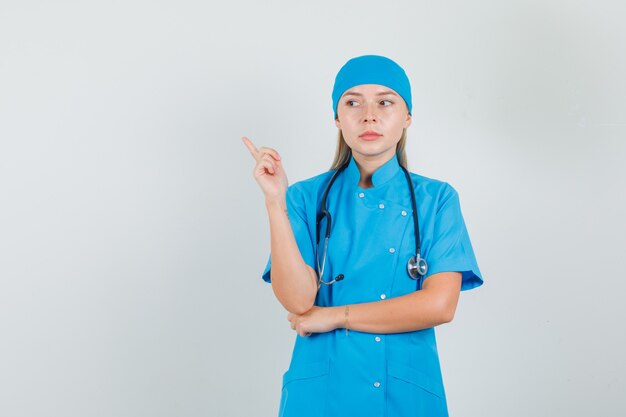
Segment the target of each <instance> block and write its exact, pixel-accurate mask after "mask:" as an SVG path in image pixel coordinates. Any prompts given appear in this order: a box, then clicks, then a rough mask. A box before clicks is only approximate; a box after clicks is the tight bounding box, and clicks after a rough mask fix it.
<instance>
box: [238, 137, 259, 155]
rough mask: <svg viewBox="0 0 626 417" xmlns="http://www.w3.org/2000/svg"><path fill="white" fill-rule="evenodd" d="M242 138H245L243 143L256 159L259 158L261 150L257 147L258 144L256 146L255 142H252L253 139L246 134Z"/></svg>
mask: <svg viewBox="0 0 626 417" xmlns="http://www.w3.org/2000/svg"><path fill="white" fill-rule="evenodd" d="M241 139H242V140H243V143H244V144H245V145H246V147H247V148H248V150H249V151H250V153H251V154H252V156H253V157H254V159H257V156H258V154H259V150H258V149H257V148H256V146H254V143H252V141H251V140H250V139H248V138H247V137H245V136H242V137H241Z"/></svg>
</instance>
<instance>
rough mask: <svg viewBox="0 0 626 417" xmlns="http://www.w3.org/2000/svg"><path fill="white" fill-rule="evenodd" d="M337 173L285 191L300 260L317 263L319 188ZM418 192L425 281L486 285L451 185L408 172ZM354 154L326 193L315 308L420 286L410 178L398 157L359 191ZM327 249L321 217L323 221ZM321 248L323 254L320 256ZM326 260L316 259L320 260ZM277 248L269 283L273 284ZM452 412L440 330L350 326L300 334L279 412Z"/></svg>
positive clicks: (288, 415)
mask: <svg viewBox="0 0 626 417" xmlns="http://www.w3.org/2000/svg"><path fill="white" fill-rule="evenodd" d="M333 173H334V170H332V171H328V172H325V173H323V174H320V175H317V176H315V177H312V178H309V179H306V180H303V181H299V182H296V183H294V184H292V185H290V186H289V187H288V189H287V195H286V198H287V210H288V213H289V220H290V222H291V227H292V229H293V233H294V236H295V239H296V242H297V244H298V247H299V249H300V253H301V254H302V258H303V259H304V261H305V262H306V263H307V264H308V265H310V266H311V267H312V268H313V269H315V267H316V258H315V254H316V242H315V239H316V231H315V221H316V214H317V211H318V209H319V205H320V201H321V198H322V193H323V191H324V188H325V186H326V184H327V183H328V181H329V180H330V177H331V176H332V174H333ZM410 175H411V179H412V181H413V186H414V189H415V198H416V203H417V210H418V218H419V228H420V235H421V241H422V244H421V252H422V257H423V258H425V259H426V261H427V262H428V273H427V275H426V276H425V277H424V280H425V279H428V276H430V275H432V274H435V273H438V272H443V271H458V272H461V273H462V285H461V290H462V291H464V290H468V289H472V288H475V287H478V286H480V285H481V284H482V283H483V279H482V276H481V273H480V270H479V269H478V265H477V263H476V259H475V256H474V252H473V249H472V245H471V243H470V238H469V235H468V233H467V229H466V227H465V222H464V220H463V216H462V214H461V207H460V203H459V196H458V194H457V192H456V190H455V189H454V188H453V187H452V186H451V185H449V184H448V183H446V182H443V181H439V180H436V179H432V178H427V177H424V176H421V175H418V174H415V173H412V172H411V173H410ZM360 177H361V175H360V172H359V169H358V166H357V165H356V162H355V160H354V157H351V160H350V163H349V165H348V167H346V169H345V170H344V172H342V173H340V174H339V175H338V177H337V179H336V180H335V182H334V183H333V185H332V187H331V189H330V192H329V194H328V198H327V204H328V210H329V212H330V213H331V215H332V230H331V234H330V239H329V242H328V253H327V258H326V266H325V270H324V277H323V278H324V280H326V281H329V280H331V279H332V278H334V277H335V276H337V275H338V274H340V273H341V274H343V275H344V279H343V280H342V281H339V282H336V283H334V284H332V285H330V286H328V285H322V286H321V287H320V290H319V292H318V294H317V298H316V300H315V305H318V306H322V307H327V306H342V305H345V304H356V303H364V302H371V301H380V300H381V299H385V298H390V297H399V296H402V295H405V294H408V293H411V292H413V291H416V290H418V288H417V282H418V281H416V280H413V279H411V278H410V277H409V275H408V273H407V268H406V264H407V261H408V259H409V258H410V257H411V256H413V255H415V232H414V227H413V215H412V208H411V196H410V192H409V188H408V183H407V181H406V177H405V175H404V172H403V171H402V169H401V167H400V165H399V163H398V160H397V158H396V156H395V155H394V156H393V157H392V158H391V159H390V160H389V161H388V162H386V163H385V164H383V165H382V166H380V167H379V168H378V169H377V170H376V171H375V172H374V173H373V176H372V183H373V185H374V188H361V187H359V185H358V184H359V180H360ZM322 226H323V227H322V231H321V232H320V233H321V239H320V251H322V250H323V236H324V230H325V228H324V227H325V223H323V224H322ZM321 255H322V253H320V256H321ZM321 262H322V261H321V259H320V263H321ZM270 267H271V254H270V257H269V259H268V262H267V265H266V268H265V271H264V272H263V275H262V277H263V279H264V280H265V281H266V282H268V283H269V282H270ZM345 415H355V416H359V417H367V416H376V417H380V416H389V417H403V416H428V417H442V416H447V415H448V410H447V403H446V395H445V390H444V384H443V379H442V375H441V369H440V365H439V356H438V353H437V344H436V340H435V329H434V328H433V327H431V328H427V329H422V330H418V331H413V332H404V333H390V334H374V333H367V332H359V331H356V330H350V331H349V334H348V335H346V331H345V329H335V330H334V331H330V332H326V333H313V334H312V335H311V336H307V337H302V336H300V335H298V334H296V340H295V346H294V350H293V354H292V358H291V362H290V365H289V369H288V370H287V371H286V372H285V373H284V375H283V385H282V392H281V400H280V409H279V416H280V417H296V416H297V417H307V416H315V417H323V416H329V417H330V416H345Z"/></svg>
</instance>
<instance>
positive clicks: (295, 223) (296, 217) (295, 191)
mask: <svg viewBox="0 0 626 417" xmlns="http://www.w3.org/2000/svg"><path fill="white" fill-rule="evenodd" d="M297 185H298V183H295V184H292V185H290V186H289V187H288V188H287V193H286V196H285V198H286V201H287V213H288V214H289V222H290V224H291V230H292V231H293V235H294V237H295V239H296V243H297V244H298V249H300V254H301V255H302V259H304V262H305V263H306V264H307V265H309V266H310V267H311V268H313V269H315V251H314V247H315V243H314V239H315V236H314V233H311V232H310V229H309V223H308V221H307V216H306V210H305V207H306V205H305V203H306V197H307V196H306V195H304V191H303V190H302V189H301V187H298V186H297ZM314 227H315V225H314V224H313V230H315V229H314ZM271 267H272V254H271V253H270V255H269V257H268V260H267V264H266V265H265V270H264V271H263V274H262V278H263V280H264V281H265V282H268V283H269V282H271V279H270V269H271Z"/></svg>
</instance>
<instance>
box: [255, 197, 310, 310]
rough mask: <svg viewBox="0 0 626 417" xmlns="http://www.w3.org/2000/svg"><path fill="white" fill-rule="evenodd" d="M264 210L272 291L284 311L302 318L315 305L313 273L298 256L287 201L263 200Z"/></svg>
mask: <svg viewBox="0 0 626 417" xmlns="http://www.w3.org/2000/svg"><path fill="white" fill-rule="evenodd" d="M265 206H266V208H267V212H268V215H269V222H270V239H271V256H272V264H271V269H270V277H271V283H272V290H273V291H274V294H275V295H276V298H277V299H278V301H280V303H281V304H282V305H283V307H285V309H287V311H289V312H292V313H295V314H302V313H304V312H306V311H307V310H309V309H310V308H311V307H312V306H313V303H314V302H315V296H316V294H317V282H316V278H315V271H314V270H313V269H312V268H311V267H310V266H308V265H307V264H306V263H305V262H304V259H303V258H302V255H301V254H300V249H299V248H298V244H297V243H296V239H295V237H294V235H293V230H292V229H291V223H290V222H289V216H288V214H287V203H286V201H285V200H284V199H283V200H278V201H277V200H266V201H265Z"/></svg>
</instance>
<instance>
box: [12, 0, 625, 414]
mask: <svg viewBox="0 0 626 417" xmlns="http://www.w3.org/2000/svg"><path fill="white" fill-rule="evenodd" d="M625 12H626V7H625V6H624V3H623V2H620V1H617V0H616V1H576V2H572V1H564V0H563V1H545V0H542V1H506V2H502V1H495V0H494V1H485V0H479V1H472V2H467V1H437V2H435V1H415V0H412V1H402V2H400V1H396V2H393V1H392V2H380V1H365V0H358V1H334V2H331V1H315V2H312V1H311V2H295V1H280V2H278V1H264V2H260V1H256V2H255V1H247V2H243V1H232V2H228V3H226V2H223V3H212V2H206V1H203V2H200V1H198V2H190V1H176V2H174V1H169V2H164V1H161V2H154V1H152V2H148V1H143V2H142V1H135V0H133V1H106V2H97V3H96V2H78V1H75V2H67V1H66V2H44V1H39V2H28V1H19V2H18V1H6V0H4V1H2V2H1V3H0V415H2V416H3V417H17V416H63V417H84V416H90V417H99V416H117V417H121V416H129V417H130V416H133V417H135V416H149V417H157V416H177V417H184V416H194V417H195V416H221V417H227V416H272V415H275V414H276V412H277V410H278V400H279V396H280V384H281V376H282V373H283V372H284V371H285V370H286V368H287V365H288V363H289V359H290V355H291V350H292V347H293V341H294V339H295V332H294V331H293V330H291V328H290V327H289V322H288V321H287V320H286V315H287V312H286V311H284V310H283V308H282V307H281V306H280V304H279V303H278V301H277V300H276V299H275V298H274V295H273V293H272V291H271V287H270V286H269V285H268V284H266V283H264V282H263V281H262V279H261V273H262V271H263V268H264V267H265V263H266V261H267V256H268V254H269V225H268V222H267V212H266V210H265V206H264V203H263V196H262V193H261V191H260V188H259V187H258V185H257V184H256V182H255V181H254V179H253V177H252V168H253V166H254V163H253V160H252V158H251V156H250V154H249V153H248V150H247V149H246V148H245V146H244V144H243V143H242V141H241V136H243V135H246V136H249V137H250V138H251V139H252V140H253V141H254V142H255V144H256V145H257V146H270V147H273V148H275V149H277V150H278V151H279V152H280V153H281V155H282V156H283V159H284V165H285V168H286V170H287V173H288V177H289V180H290V183H293V182H295V181H298V180H301V179H305V178H308V177H311V176H313V175H317V174H319V173H322V172H324V171H326V170H328V169H329V167H330V163H331V162H332V156H333V155H334V151H335V145H336V142H335V141H336V127H335V126H334V124H333V122H332V117H333V113H332V101H331V90H332V85H333V81H334V77H335V75H336V73H337V71H338V70H339V68H340V67H341V65H343V64H344V63H345V62H346V61H347V60H348V59H349V58H351V57H354V56H358V55H362V54H381V55H385V56H388V57H390V58H392V59H394V60H395V61H397V62H398V63H399V64H400V65H401V66H402V67H403V68H404V69H405V70H406V72H407V74H408V76H409V78H410V80H411V85H412V93H413V124H412V126H411V127H410V128H409V130H408V159H409V169H410V170H411V171H413V172H416V173H419V174H422V175H426V176H429V177H433V178H437V179H441V180H444V181H448V182H450V184H452V185H453V186H454V187H455V188H456V189H457V191H458V192H459V195H460V199H461V205H462V210H463V214H464V217H465V221H466V224H467V227H468V230H469V232H470V237H471V240H472V243H473V246H474V251H475V254H476V257H477V260H478V264H479V266H480V268H481V271H482V273H483V277H484V279H485V284H484V285H483V286H482V287H480V288H478V289H475V290H471V291H468V292H463V293H462V295H461V299H460V301H459V306H458V309H457V312H456V316H455V318H454V320H453V321H452V322H451V323H449V324H446V325H442V326H439V327H438V328H437V337H438V339H437V340H438V347H439V354H440V358H441V362H442V371H443V376H444V383H445V388H446V393H447V396H448V407H449V410H450V415H451V416H455V417H467V416H469V417H472V416H475V417H488V416H494V417H496V416H508V417H516V416H565V415H567V416H589V415H598V416H599V415H624V414H625V413H626V402H625V400H624V396H623V393H624V391H625V390H626V381H625V377H624V374H625V373H626V362H625V361H624V359H623V352H624V350H625V348H626V346H625V333H624V330H623V328H624V324H623V322H624V318H625V317H626V314H625V313H626V311H625V307H624V303H623V294H624V290H625V289H626V288H625V285H624V279H623V274H624V259H625V256H624V249H625V248H626V237H625V236H626V221H625V220H624V217H623V214H624V212H625V211H626V192H625V186H624V185H625V179H626V168H624V165H623V163H624V162H623V161H624V159H625V157H626V105H625V101H626V98H625V97H626V83H625V82H624V74H626V56H625V55H626V54H625V53H624V43H625V40H626V29H625V27H624V25H623V22H624V16H625ZM312 400H314V398H313V399H312Z"/></svg>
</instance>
